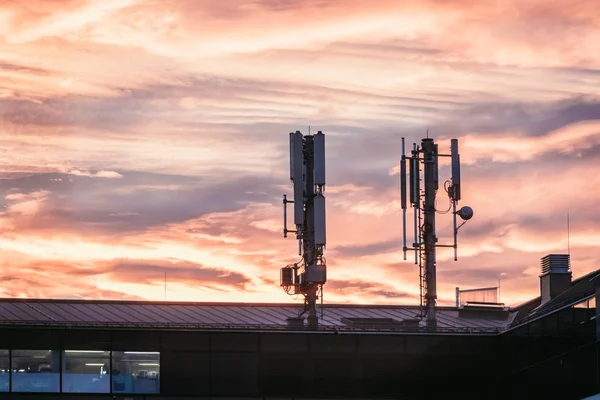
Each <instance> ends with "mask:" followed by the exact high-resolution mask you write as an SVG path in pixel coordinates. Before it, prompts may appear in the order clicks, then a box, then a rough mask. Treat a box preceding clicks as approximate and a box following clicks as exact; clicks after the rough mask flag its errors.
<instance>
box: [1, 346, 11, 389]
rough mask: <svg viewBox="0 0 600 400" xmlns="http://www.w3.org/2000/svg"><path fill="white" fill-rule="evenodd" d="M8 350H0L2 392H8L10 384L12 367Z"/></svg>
mask: <svg viewBox="0 0 600 400" xmlns="http://www.w3.org/2000/svg"><path fill="white" fill-rule="evenodd" d="M9 360H10V358H9V357H8V350H0V392H8V389H9V388H8V384H9V382H10V378H9V374H10V366H9V364H8V363H9Z"/></svg>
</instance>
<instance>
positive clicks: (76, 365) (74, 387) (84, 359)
mask: <svg viewBox="0 0 600 400" xmlns="http://www.w3.org/2000/svg"><path fill="white" fill-rule="evenodd" d="M109 369H110V351H101V350H65V351H64V353H63V374H62V389H63V392H65V393H109V392H110V371H109Z"/></svg>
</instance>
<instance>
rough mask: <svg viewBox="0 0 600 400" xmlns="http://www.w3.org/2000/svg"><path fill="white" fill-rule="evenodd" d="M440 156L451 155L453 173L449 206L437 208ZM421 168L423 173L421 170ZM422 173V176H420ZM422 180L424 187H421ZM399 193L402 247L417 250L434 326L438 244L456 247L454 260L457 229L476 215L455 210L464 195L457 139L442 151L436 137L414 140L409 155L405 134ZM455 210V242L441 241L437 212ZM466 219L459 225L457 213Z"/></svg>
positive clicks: (426, 309) (424, 311)
mask: <svg viewBox="0 0 600 400" xmlns="http://www.w3.org/2000/svg"><path fill="white" fill-rule="evenodd" d="M439 157H451V160H452V177H451V179H450V180H447V181H445V182H444V189H445V191H446V193H447V194H448V197H449V203H450V204H449V206H448V209H447V210H441V211H440V210H438V209H437V208H436V194H437V190H438V187H439V176H438V170H439V169H438V159H439ZM407 160H408V164H409V174H408V175H409V176H408V178H409V181H410V182H409V193H410V195H409V196H410V204H411V207H412V208H413V216H414V241H413V243H412V246H410V247H407V245H406V207H407V202H406V162H407ZM421 164H423V169H421ZM421 171H423V173H422V174H421ZM421 175H422V176H423V177H422V178H421ZM421 182H422V183H423V190H421ZM400 197H401V204H402V234H403V241H404V246H403V251H404V259H405V260H406V252H407V251H408V250H413V251H414V252H415V264H418V265H419V289H420V290H419V291H420V304H421V317H422V318H426V321H427V328H429V329H435V328H436V326H437V320H436V315H435V305H436V300H437V288H436V248H437V247H453V248H454V261H456V260H457V259H458V256H457V248H458V245H457V234H458V230H459V229H460V228H461V227H462V226H463V225H464V224H465V223H466V222H467V221H468V220H469V219H471V218H472V217H473V209H472V208H471V207H469V206H464V207H462V208H461V209H460V210H458V211H457V210H456V206H457V203H458V202H459V200H460V199H461V186H460V155H459V154H458V140H457V139H452V140H451V141H450V154H439V153H438V145H437V144H435V143H434V142H433V139H431V138H426V139H423V140H422V141H421V147H418V145H417V144H416V143H414V144H413V150H412V151H411V154H410V156H409V157H407V156H406V154H405V146H404V138H402V160H401V162H400ZM450 210H452V216H453V229H454V244H438V243H437V242H438V238H437V236H436V232H435V213H436V212H437V213H439V214H447V213H448V212H450ZM457 215H458V216H459V217H461V218H462V219H463V220H464V221H463V223H462V224H460V225H459V226H456V216H457Z"/></svg>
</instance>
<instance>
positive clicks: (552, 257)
mask: <svg viewBox="0 0 600 400" xmlns="http://www.w3.org/2000/svg"><path fill="white" fill-rule="evenodd" d="M570 268H571V260H570V257H569V255H568V254H548V255H547V256H545V257H543V258H542V275H543V274H550V273H552V274H568V273H570V272H571V271H570Z"/></svg>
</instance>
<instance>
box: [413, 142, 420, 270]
mask: <svg viewBox="0 0 600 400" xmlns="http://www.w3.org/2000/svg"><path fill="white" fill-rule="evenodd" d="M415 153H417V144H416V143H413V152H412V158H414V157H417V159H418V153H417V155H415ZM418 167H419V162H418V161H417V162H415V169H414V173H415V182H413V185H414V187H415V188H418V185H417V182H418V181H419V173H420V171H419V168H418ZM415 190H416V191H417V192H416V193H415V203H414V204H413V217H414V238H415V241H414V243H413V247H415V244H416V243H420V240H419V238H420V235H419V234H418V229H419V222H418V212H419V202H420V201H421V200H420V199H421V194H420V193H419V191H418V189H415ZM418 253H419V250H417V249H416V248H415V264H419V254H418Z"/></svg>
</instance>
